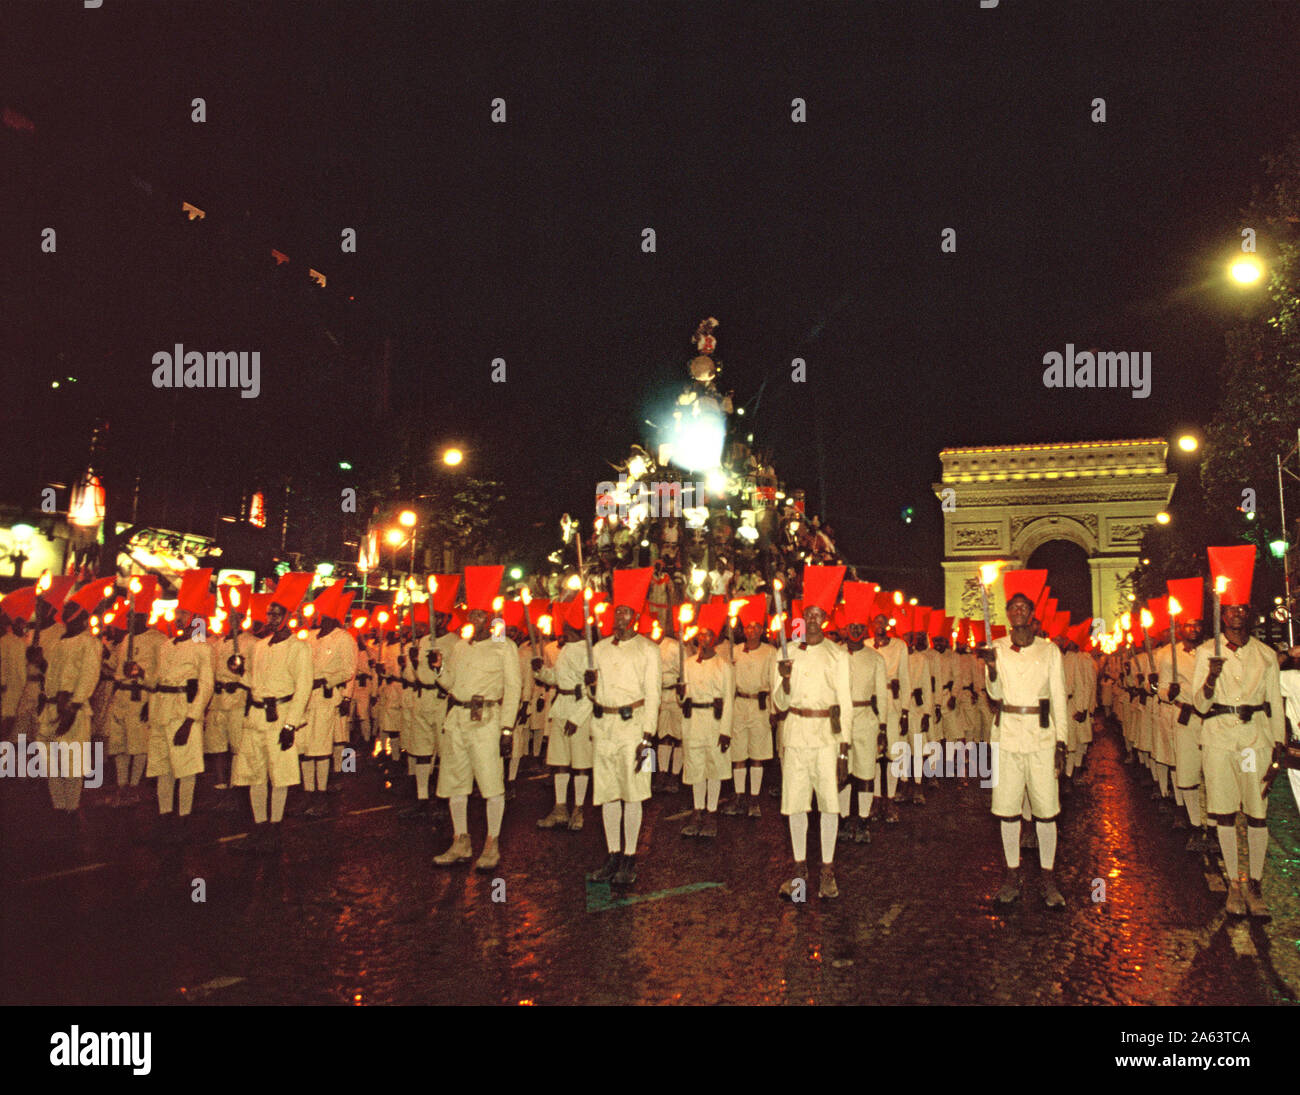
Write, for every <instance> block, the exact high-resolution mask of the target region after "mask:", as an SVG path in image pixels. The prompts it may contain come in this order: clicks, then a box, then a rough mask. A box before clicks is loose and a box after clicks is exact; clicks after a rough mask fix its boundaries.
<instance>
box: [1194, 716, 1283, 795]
mask: <svg viewBox="0 0 1300 1095" xmlns="http://www.w3.org/2000/svg"><path fill="white" fill-rule="evenodd" d="M1201 746H1202V748H1201V764H1202V767H1203V768H1204V772H1205V812H1206V813H1207V814H1220V815H1222V814H1235V813H1237V811H1238V810H1240V811H1241V812H1242V813H1244V814H1245V815H1246V816H1247V817H1253V818H1263V817H1266V816H1267V815H1268V803H1267V802H1265V801H1264V797H1263V787H1262V786H1261V782H1262V780H1263V778H1264V773H1265V772H1266V771H1268V765H1269V762H1270V761H1271V759H1272V756H1273V740H1272V738H1271V737H1270V736H1269V730H1268V722H1267V721H1266V720H1265V719H1264V718H1263V717H1262V716H1260V715H1256V716H1255V717H1254V718H1253V719H1252V720H1251V721H1250V722H1246V723H1243V722H1242V721H1241V720H1240V719H1239V718H1238V717H1237V716H1236V715H1216V716H1215V717H1214V718H1210V719H1206V720H1205V725H1204V726H1203V728H1202V730H1201Z"/></svg>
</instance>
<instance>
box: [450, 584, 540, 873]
mask: <svg viewBox="0 0 1300 1095" xmlns="http://www.w3.org/2000/svg"><path fill="white" fill-rule="evenodd" d="M504 573H505V568H504V567H502V566H472V567H466V568H465V604H466V608H467V611H468V613H469V623H470V626H471V627H472V628H473V635H472V637H471V638H470V639H469V640H468V641H466V642H460V643H457V644H456V645H455V646H454V647H452V650H451V654H450V656H449V658H448V659H447V662H446V663H444V664H443V665H442V669H441V670H440V671H439V681H440V683H441V684H442V686H443V688H444V689H446V691H447V717H446V721H445V722H444V724H443V735H442V742H441V749H440V753H441V766H440V768H439V770H438V797H439V798H445V799H448V800H449V802H448V805H449V807H450V809H451V820H452V829H453V834H452V842H451V847H450V848H448V849H447V850H446V851H445V852H443V853H442V855H440V856H437V857H436V858H435V859H434V863H436V864H437V865H438V866H440V867H450V866H453V865H454V864H457V863H467V862H468V861H469V860H470V859H471V858H473V848H472V846H471V843H470V837H469V819H468V813H469V793H470V791H471V790H472V789H473V787H474V785H475V784H477V785H478V789H479V791H480V793H481V794H482V795H483V799H484V805H485V806H486V809H487V840H486V841H485V843H484V845H483V854H482V855H480V856H479V859H478V862H477V863H475V865H474V866H475V868H476V869H477V870H480V871H491V870H495V869H496V866H497V864H498V863H500V861H501V850H500V847H499V837H500V834H501V821H502V819H503V818H504V817H505V810H506V800H505V793H506V788H505V778H504V775H505V773H504V766H503V763H502V760H503V758H504V757H507V756H509V755H510V752H511V748H512V742H511V738H512V737H513V732H512V731H511V726H512V725H513V723H514V721H515V715H516V713H517V712H518V710H519V693H520V689H521V681H520V677H519V654H518V650H517V649H516V647H515V646H514V644H513V643H511V642H510V641H509V640H508V639H506V637H505V635H504V633H500V632H499V633H497V634H493V633H492V630H491V627H490V623H491V620H492V616H493V615H495V613H496V611H497V609H498V608H499V604H500V598H499V597H498V596H497V590H498V589H500V587H501V577H502V575H503V574H504Z"/></svg>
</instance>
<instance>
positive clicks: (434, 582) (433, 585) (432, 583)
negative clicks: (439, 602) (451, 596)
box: [429, 574, 438, 593]
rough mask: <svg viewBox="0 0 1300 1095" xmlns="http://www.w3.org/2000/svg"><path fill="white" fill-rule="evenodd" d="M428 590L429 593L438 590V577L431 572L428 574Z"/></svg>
mask: <svg viewBox="0 0 1300 1095" xmlns="http://www.w3.org/2000/svg"><path fill="white" fill-rule="evenodd" d="M429 592H430V593H437V592H438V579H437V578H436V577H435V576H434V575H432V574H430V575H429Z"/></svg>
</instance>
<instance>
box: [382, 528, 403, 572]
mask: <svg viewBox="0 0 1300 1095" xmlns="http://www.w3.org/2000/svg"><path fill="white" fill-rule="evenodd" d="M384 539H385V540H387V541H388V545H389V547H391V548H392V549H393V569H394V570H396V569H397V549H398V547H399V546H400V545H401V543H402V541H403V540H404V539H406V537H404V536H403V535H402V530H401V529H400V528H390V529H389V530H388V531H387V532H386V533H384Z"/></svg>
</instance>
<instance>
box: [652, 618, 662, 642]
mask: <svg viewBox="0 0 1300 1095" xmlns="http://www.w3.org/2000/svg"><path fill="white" fill-rule="evenodd" d="M662 634H663V629H662V628H660V626H659V621H658V620H655V621H654V623H652V624H651V625H650V638H652V639H654V640H655V641H656V642H658V641H659V636H660V635H662Z"/></svg>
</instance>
